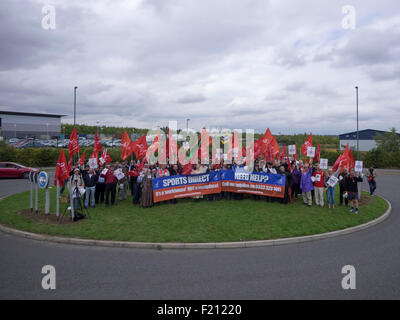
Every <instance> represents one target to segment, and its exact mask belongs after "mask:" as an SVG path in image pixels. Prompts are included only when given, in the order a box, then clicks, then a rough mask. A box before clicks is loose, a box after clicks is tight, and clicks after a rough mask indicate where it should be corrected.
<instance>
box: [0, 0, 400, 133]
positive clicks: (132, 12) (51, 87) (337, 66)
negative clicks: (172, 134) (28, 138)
mask: <svg viewBox="0 0 400 320" xmlns="http://www.w3.org/2000/svg"><path fill="white" fill-rule="evenodd" d="M46 4H50V5H53V6H54V8H55V10H56V29H55V30H45V29H43V28H42V19H43V17H44V16H45V14H43V13H42V8H43V6H44V5H46ZM344 5H352V6H354V8H355V10H356V11H355V12H356V27H355V29H345V28H343V26H342V20H343V18H344V17H345V16H346V14H343V13H342V8H343V6H344ZM0 43H1V45H0V110H16V111H27V112H46V113H57V114H64V115H67V117H65V118H63V119H64V120H63V121H64V122H69V123H71V122H73V91H74V90H73V88H74V86H78V87H79V88H78V96H77V110H78V112H77V121H78V123H87V124H92V125H96V123H97V121H100V124H107V125H117V126H135V127H140V128H150V127H155V126H158V125H159V126H165V125H167V124H168V121H169V120H177V121H178V127H186V118H190V119H191V120H190V126H191V127H194V128H196V129H198V128H200V127H202V126H204V125H205V126H207V127H218V128H225V127H227V128H231V129H235V128H237V129H243V130H245V129H247V128H251V129H254V130H255V131H256V132H263V131H264V130H265V128H267V127H269V128H270V129H271V131H272V132H273V133H274V134H278V133H282V134H284V133H287V134H292V133H303V132H310V131H311V132H313V133H315V134H318V133H322V134H338V133H343V132H348V131H353V130H355V129H356V99H355V88H354V87H355V86H356V85H357V86H359V88H360V89H359V108H360V113H359V115H360V129H366V128H372V129H380V130H388V129H389V128H390V127H393V126H394V127H396V129H398V130H399V127H400V126H399V123H400V122H399V119H400V86H399V85H400V59H399V57H400V4H399V1H398V0H392V1H385V0H380V1H376V0H374V1H372V0H362V1H361V0H360V1H351V2H349V1H321V0H315V1H314V0H302V1H295V0H292V1H282V0H143V1H140V0H108V1H106V0H85V1H82V0H56V1H54V0H45V1H42V0H1V6H0Z"/></svg>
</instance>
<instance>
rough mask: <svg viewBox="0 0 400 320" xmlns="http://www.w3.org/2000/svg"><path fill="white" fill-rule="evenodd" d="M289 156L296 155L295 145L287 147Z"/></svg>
mask: <svg viewBox="0 0 400 320" xmlns="http://www.w3.org/2000/svg"><path fill="white" fill-rule="evenodd" d="M289 154H296V145H295V144H291V145H290V146H289Z"/></svg>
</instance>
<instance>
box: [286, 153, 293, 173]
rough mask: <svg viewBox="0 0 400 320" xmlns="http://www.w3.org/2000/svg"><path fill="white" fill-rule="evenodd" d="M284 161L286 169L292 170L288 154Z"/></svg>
mask: <svg viewBox="0 0 400 320" xmlns="http://www.w3.org/2000/svg"><path fill="white" fill-rule="evenodd" d="M286 161H287V166H288V170H289V171H292V164H291V163H290V160H289V156H286Z"/></svg>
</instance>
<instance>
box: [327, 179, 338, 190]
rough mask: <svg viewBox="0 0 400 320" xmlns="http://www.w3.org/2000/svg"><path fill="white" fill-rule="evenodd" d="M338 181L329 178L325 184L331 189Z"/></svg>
mask: <svg viewBox="0 0 400 320" xmlns="http://www.w3.org/2000/svg"><path fill="white" fill-rule="evenodd" d="M338 181H339V179H338V178H336V177H335V176H331V177H330V178H329V179H328V181H327V182H326V183H327V184H328V186H330V187H332V188H333V187H334V186H335V185H336V183H337V182H338Z"/></svg>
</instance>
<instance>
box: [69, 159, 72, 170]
mask: <svg viewBox="0 0 400 320" xmlns="http://www.w3.org/2000/svg"><path fill="white" fill-rule="evenodd" d="M68 171H69V172H71V171H72V157H70V158H69V160H68Z"/></svg>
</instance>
